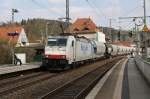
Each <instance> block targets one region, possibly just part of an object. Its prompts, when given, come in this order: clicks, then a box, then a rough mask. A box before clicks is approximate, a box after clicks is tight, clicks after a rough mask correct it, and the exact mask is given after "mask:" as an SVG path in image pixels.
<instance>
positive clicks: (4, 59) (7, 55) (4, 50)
mask: <svg viewBox="0 0 150 99" xmlns="http://www.w3.org/2000/svg"><path fill="white" fill-rule="evenodd" d="M0 54H1V57H0V64H10V63H12V54H11V50H10V47H9V46H8V45H7V44H4V43H1V44H0Z"/></svg>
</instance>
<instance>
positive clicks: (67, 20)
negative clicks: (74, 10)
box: [66, 0, 70, 27]
mask: <svg viewBox="0 0 150 99" xmlns="http://www.w3.org/2000/svg"><path fill="white" fill-rule="evenodd" d="M69 20H70V18H69V0H66V24H67V27H69Z"/></svg>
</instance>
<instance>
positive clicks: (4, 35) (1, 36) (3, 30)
mask: <svg viewBox="0 0 150 99" xmlns="http://www.w3.org/2000/svg"><path fill="white" fill-rule="evenodd" d="M21 30H22V27H21V26H5V27H4V26H3V27H2V26H1V27H0V40H4V41H9V40H10V39H11V42H13V43H17V40H18V38H19V35H20V33H21ZM15 32H16V33H18V35H17V36H8V33H15Z"/></svg>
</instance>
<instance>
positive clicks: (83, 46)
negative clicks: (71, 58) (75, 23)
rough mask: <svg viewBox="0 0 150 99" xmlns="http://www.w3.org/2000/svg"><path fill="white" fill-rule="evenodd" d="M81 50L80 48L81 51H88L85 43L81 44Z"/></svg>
mask: <svg viewBox="0 0 150 99" xmlns="http://www.w3.org/2000/svg"><path fill="white" fill-rule="evenodd" d="M81 50H82V51H83V52H86V51H88V46H87V45H85V44H81Z"/></svg>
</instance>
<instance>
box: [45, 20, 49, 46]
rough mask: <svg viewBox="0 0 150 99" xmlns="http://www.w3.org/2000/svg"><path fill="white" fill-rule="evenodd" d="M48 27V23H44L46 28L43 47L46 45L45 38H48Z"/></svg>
mask: <svg viewBox="0 0 150 99" xmlns="http://www.w3.org/2000/svg"><path fill="white" fill-rule="evenodd" d="M48 25H49V22H47V23H46V28H45V45H47V38H48Z"/></svg>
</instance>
